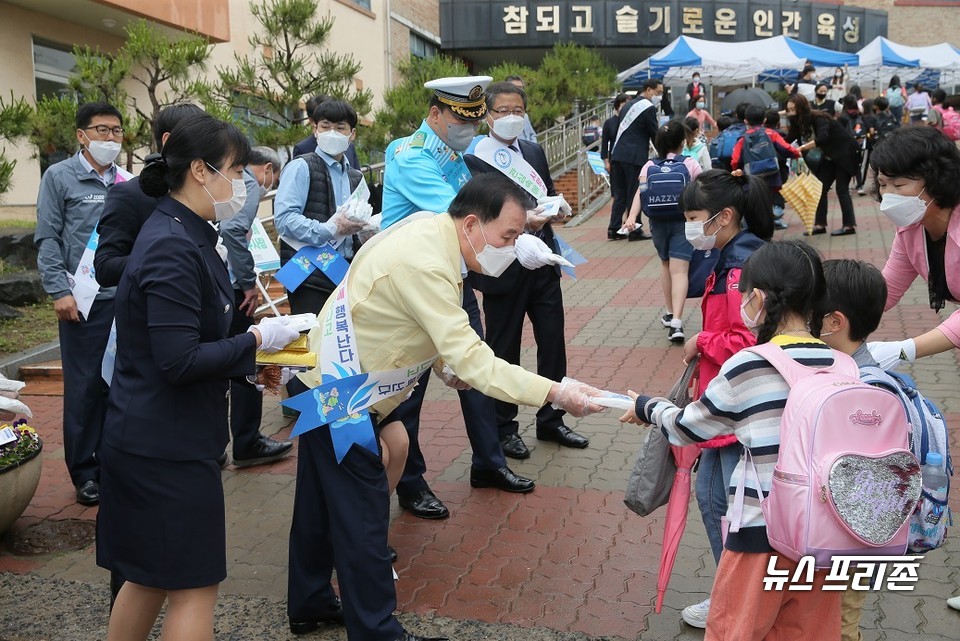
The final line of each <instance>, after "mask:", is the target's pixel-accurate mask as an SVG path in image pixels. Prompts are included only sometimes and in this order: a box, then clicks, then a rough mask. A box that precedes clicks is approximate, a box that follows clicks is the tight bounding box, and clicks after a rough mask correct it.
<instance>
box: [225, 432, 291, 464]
mask: <svg viewBox="0 0 960 641" xmlns="http://www.w3.org/2000/svg"><path fill="white" fill-rule="evenodd" d="M292 449H293V443H292V442H291V441H275V440H273V439H272V438H269V437H266V436H261V437H260V438H259V439H257V442H256V443H255V444H254V446H253V447H252V448H251V449H250V451H248V452H243V453H241V454H237V453H236V452H234V453H233V466H234V467H251V466H253V465H265V464H267V463H273V462H275V461H279V460H280V459H282V458H283V457H285V456H286V455H287V454H289V453H290V450H292Z"/></svg>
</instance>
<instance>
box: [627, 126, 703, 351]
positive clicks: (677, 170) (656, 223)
mask: <svg viewBox="0 0 960 641" xmlns="http://www.w3.org/2000/svg"><path fill="white" fill-rule="evenodd" d="M689 133H690V130H689V129H687V126H686V125H685V124H684V123H683V120H682V119H679V118H678V119H675V120H671V121H670V122H669V123H667V124H666V125H664V126H662V127H660V129H659V130H658V131H657V135H656V137H655V138H654V141H653V146H654V148H656V150H657V154H658V155H659V157H658V158H656V159H655V160H650V161H648V162H647V164H646V165H644V166H643V168H642V169H641V170H640V188H639V189H637V194H636V196H635V197H634V199H633V204H632V205H631V206H630V214H629V216H628V217H627V221H626V223H624V227H625V228H626V229H627V231H633V230H634V229H635V228H636V225H637V218H638V217H639V216H640V211H641V209H642V210H643V213H645V214H646V215H647V217H648V218H649V219H650V233H651V234H652V235H653V245H654V247H656V248H657V255H658V256H659V257H660V264H661V265H662V268H661V284H662V286H663V299H664V302H665V304H666V308H667V313H666V314H664V315H663V316H662V317H661V319H660V322H661V323H662V324H663V326H664V327H666V328H667V338H668V339H669V340H670V341H671V342H673V343H683V342H684V340H686V337H685V336H684V334H683V320H682V319H683V306H684V303H685V302H686V300H687V288H688V285H689V281H688V272H689V269H690V259H691V258H693V246H692V245H691V244H690V243H689V242H687V237H686V234H685V233H684V224H685V219H684V216H683V208H682V206H681V203H680V196H681V194H683V190H684V188H685V187H686V186H687V185H688V184H690V182H691V181H693V180H694V179H695V178H696V177H697V176H698V175H700V172H701V170H702V168H701V167H700V164H699V163H698V162H697V161H696V160H694V159H693V158H690V157H689V156H684V155H683V154H682V151H683V146H684V144H685V143H686V141H687V136H688V134H689Z"/></svg>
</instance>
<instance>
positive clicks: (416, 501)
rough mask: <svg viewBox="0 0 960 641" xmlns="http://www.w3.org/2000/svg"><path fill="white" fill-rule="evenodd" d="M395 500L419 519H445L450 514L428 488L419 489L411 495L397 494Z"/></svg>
mask: <svg viewBox="0 0 960 641" xmlns="http://www.w3.org/2000/svg"><path fill="white" fill-rule="evenodd" d="M397 502H398V503H400V507H402V508H403V509H405V510H406V511H407V512H409V513H410V514H412V515H414V516H416V517H419V518H421V519H445V518H447V517H448V516H450V510H448V509H447V506H446V505H444V504H443V503H442V502H441V501H440V499H438V498H437V496H436V495H435V494H434V493H433V492H432V491H431V490H430V488H427V489H425V490H420V491H419V492H417V493H416V494H413V495H411V496H402V495H400V494H398V495H397Z"/></svg>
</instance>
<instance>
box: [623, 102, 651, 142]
mask: <svg viewBox="0 0 960 641" xmlns="http://www.w3.org/2000/svg"><path fill="white" fill-rule="evenodd" d="M648 107H653V103H652V102H650V101H649V100H647V99H646V98H641V99H640V100H638V101H637V102H635V103H634V104H633V106H632V107H630V110H629V111H628V112H627V115H626V116H624V117H623V118H622V119H621V120H620V126H619V127H618V128H617V138H616V140H614V141H613V146H614V147H616V146H617V143H618V142H620V136H622V135H623V132H625V131H626V130H627V129H629V128H630V125H632V124H633V121H634V120H636V119H637V118H638V117H639V116H640V114H642V113H643V112H644V111H646V110H647V108H648Z"/></svg>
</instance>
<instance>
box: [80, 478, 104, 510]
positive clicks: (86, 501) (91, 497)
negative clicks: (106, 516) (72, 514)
mask: <svg viewBox="0 0 960 641" xmlns="http://www.w3.org/2000/svg"><path fill="white" fill-rule="evenodd" d="M99 502H100V484H99V483H97V482H96V481H87V482H86V483H83V484H82V485H81V486H80V487H78V488H77V503H79V504H80V505H96V504H97V503H99Z"/></svg>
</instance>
